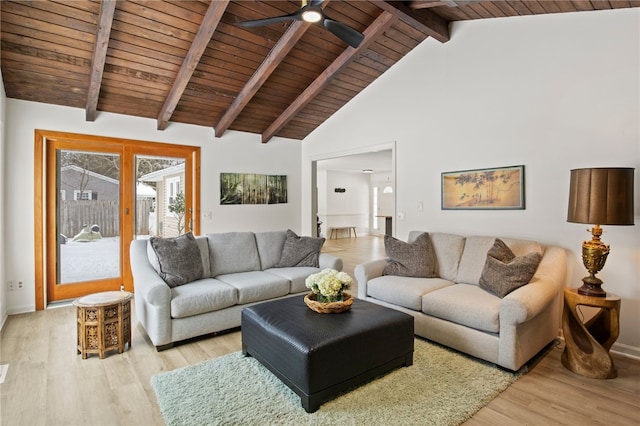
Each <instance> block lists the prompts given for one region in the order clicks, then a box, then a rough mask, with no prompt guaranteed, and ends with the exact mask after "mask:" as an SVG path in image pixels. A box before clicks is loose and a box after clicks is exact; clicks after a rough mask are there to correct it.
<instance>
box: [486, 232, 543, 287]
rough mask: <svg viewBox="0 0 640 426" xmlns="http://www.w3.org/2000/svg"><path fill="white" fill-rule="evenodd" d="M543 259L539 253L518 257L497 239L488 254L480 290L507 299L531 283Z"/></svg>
mask: <svg viewBox="0 0 640 426" xmlns="http://www.w3.org/2000/svg"><path fill="white" fill-rule="evenodd" d="M541 258H542V256H541V254H540V253H538V252H532V253H528V254H526V255H524V256H516V255H514V254H513V252H512V251H511V249H510V248H509V247H507V245H506V244H505V243H504V242H503V241H502V240H501V239H499V238H496V241H495V243H494V244H493V247H491V249H489V251H488V252H487V260H486V261H485V264H484V269H483V270H482V275H481V276H480V281H479V283H480V288H483V289H485V290H487V291H490V292H491V293H493V294H495V295H496V296H499V297H505V296H506V295H507V294H509V293H511V292H512V291H513V290H515V289H517V288H520V287H522V286H523V285H525V284H528V283H529V281H531V278H533V276H534V274H535V273H536V270H537V269H538V265H539V264H540V259H541Z"/></svg>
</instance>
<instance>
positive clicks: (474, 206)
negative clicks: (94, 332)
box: [442, 166, 525, 210]
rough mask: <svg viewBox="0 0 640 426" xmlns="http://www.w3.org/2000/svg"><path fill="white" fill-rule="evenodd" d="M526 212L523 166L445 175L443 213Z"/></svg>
mask: <svg viewBox="0 0 640 426" xmlns="http://www.w3.org/2000/svg"><path fill="white" fill-rule="evenodd" d="M524 208H525V204H524V166H511V167H495V168H492V169H478V170H464V171H457V172H444V173H442V210H522V209H524Z"/></svg>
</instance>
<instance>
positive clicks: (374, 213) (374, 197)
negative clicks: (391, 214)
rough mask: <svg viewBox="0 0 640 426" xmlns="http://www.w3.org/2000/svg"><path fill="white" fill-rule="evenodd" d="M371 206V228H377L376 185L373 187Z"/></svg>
mask: <svg viewBox="0 0 640 426" xmlns="http://www.w3.org/2000/svg"><path fill="white" fill-rule="evenodd" d="M371 195H373V208H372V209H371V213H372V217H371V221H372V222H373V229H375V230H378V218H377V215H378V187H377V186H374V187H373V193H372V194H371Z"/></svg>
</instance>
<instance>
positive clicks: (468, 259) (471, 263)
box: [455, 236, 542, 285]
mask: <svg viewBox="0 0 640 426" xmlns="http://www.w3.org/2000/svg"><path fill="white" fill-rule="evenodd" d="M495 240H496V237H479V236H472V237H467V239H466V241H465V244H464V251H463V252H462V256H461V258H460V266H459V267H458V275H457V277H456V279H455V282H458V283H464V284H475V285H478V284H480V276H481V275H482V271H483V270H484V264H485V262H486V260H487V252H488V251H489V249H490V248H491V247H492V246H493V243H494V242H495ZM502 240H503V241H504V242H505V244H507V245H508V246H509V248H510V249H511V250H512V251H513V253H514V254H515V255H516V256H522V255H525V254H527V253H531V252H537V253H540V254H542V247H541V246H540V244H539V243H537V242H535V241H529V240H518V239H510V238H503V239H502Z"/></svg>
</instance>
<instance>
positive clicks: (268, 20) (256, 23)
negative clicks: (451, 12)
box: [236, 11, 302, 28]
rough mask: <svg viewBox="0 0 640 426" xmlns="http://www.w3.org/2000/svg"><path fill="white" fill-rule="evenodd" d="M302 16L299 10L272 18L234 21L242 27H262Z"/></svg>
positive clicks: (295, 19)
mask: <svg viewBox="0 0 640 426" xmlns="http://www.w3.org/2000/svg"><path fill="white" fill-rule="evenodd" d="M300 20H302V17H301V15H300V11H297V12H294V13H290V14H288V15H283V16H274V17H273V18H264V19H254V20H252V21H243V22H236V25H238V26H240V27H244V28H254V27H262V26H264V25H271V24H277V23H279V22H285V21H300Z"/></svg>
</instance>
